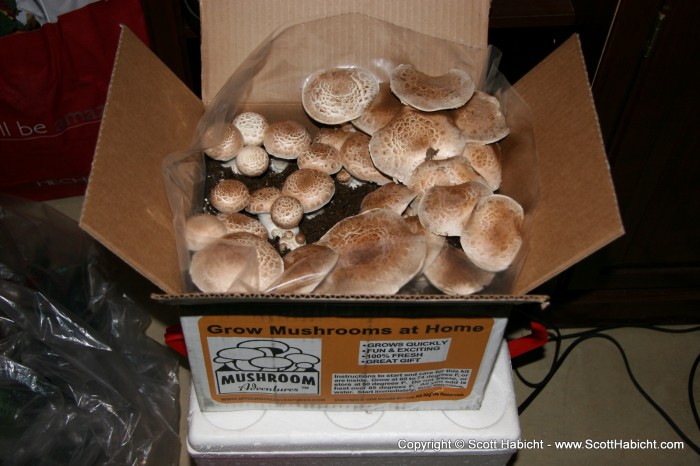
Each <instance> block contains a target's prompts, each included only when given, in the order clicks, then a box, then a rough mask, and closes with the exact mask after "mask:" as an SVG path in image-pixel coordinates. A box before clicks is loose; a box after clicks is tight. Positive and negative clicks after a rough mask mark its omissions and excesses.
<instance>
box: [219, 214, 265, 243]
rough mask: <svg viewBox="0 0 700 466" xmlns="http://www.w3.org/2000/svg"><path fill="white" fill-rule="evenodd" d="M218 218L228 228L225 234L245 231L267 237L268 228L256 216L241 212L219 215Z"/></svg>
mask: <svg viewBox="0 0 700 466" xmlns="http://www.w3.org/2000/svg"><path fill="white" fill-rule="evenodd" d="M218 218H219V220H220V221H221V223H222V224H223V225H224V226H225V228H226V233H225V234H228V233H237V232H240V231H244V232H247V233H252V234H254V235H257V236H259V237H261V238H265V239H267V236H268V235H267V229H266V228H265V226H264V225H263V224H262V223H260V220H258V219H256V218H253V217H250V216H248V215H245V214H242V213H240V212H234V213H231V214H226V215H219V217H218ZM222 236H223V235H222Z"/></svg>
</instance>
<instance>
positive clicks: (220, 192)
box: [209, 179, 250, 214]
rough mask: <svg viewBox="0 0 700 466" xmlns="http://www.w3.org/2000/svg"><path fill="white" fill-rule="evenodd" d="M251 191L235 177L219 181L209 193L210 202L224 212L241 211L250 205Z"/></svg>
mask: <svg viewBox="0 0 700 466" xmlns="http://www.w3.org/2000/svg"><path fill="white" fill-rule="evenodd" d="M249 200H250V192H249V191H248V187H247V186H246V185H245V184H243V182H241V181H238V180H234V179H224V180H221V181H219V182H218V183H217V184H216V186H214V187H213V188H212V190H211V192H210V193H209V202H210V203H211V205H212V206H214V208H215V209H216V210H218V211H219V212H220V213H222V214H230V213H233V212H239V211H241V210H243V209H244V208H245V206H247V205H248V201H249Z"/></svg>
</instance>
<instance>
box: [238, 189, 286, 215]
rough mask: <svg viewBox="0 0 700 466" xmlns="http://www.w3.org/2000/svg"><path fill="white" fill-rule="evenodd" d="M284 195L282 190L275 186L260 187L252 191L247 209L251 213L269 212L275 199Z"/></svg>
mask: <svg viewBox="0 0 700 466" xmlns="http://www.w3.org/2000/svg"><path fill="white" fill-rule="evenodd" d="M281 195H282V191H281V190H280V189H279V188H275V187H274V186H266V187H264V188H258V189H256V190H255V191H253V192H252V193H250V199H249V200H248V205H247V206H246V208H245V210H246V212H248V213H251V214H268V213H270V209H271V208H272V203H273V202H275V199H277V198H278V197H280V196H281Z"/></svg>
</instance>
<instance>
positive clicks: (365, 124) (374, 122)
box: [352, 83, 403, 136]
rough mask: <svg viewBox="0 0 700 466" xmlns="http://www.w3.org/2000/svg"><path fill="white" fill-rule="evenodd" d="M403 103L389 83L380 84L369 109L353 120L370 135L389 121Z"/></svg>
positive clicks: (353, 122)
mask: <svg viewBox="0 0 700 466" xmlns="http://www.w3.org/2000/svg"><path fill="white" fill-rule="evenodd" d="M401 108H403V105H402V104H401V102H400V101H399V99H397V98H396V96H395V95H394V94H393V93H392V92H391V89H390V87H389V84H387V83H381V84H379V94H377V97H375V98H374V100H373V101H372V104H371V105H370V106H369V108H368V109H367V111H365V113H363V114H362V115H361V116H360V117H359V118H355V119H354V120H352V124H353V125H354V126H355V127H356V128H357V129H359V130H360V131H362V132H364V133H366V134H369V135H370V136H371V135H373V134H374V133H376V132H377V131H379V130H380V129H382V128H383V127H384V126H386V124H387V123H389V122H390V121H391V120H392V119H393V118H394V116H396V114H397V113H399V112H400V111H401Z"/></svg>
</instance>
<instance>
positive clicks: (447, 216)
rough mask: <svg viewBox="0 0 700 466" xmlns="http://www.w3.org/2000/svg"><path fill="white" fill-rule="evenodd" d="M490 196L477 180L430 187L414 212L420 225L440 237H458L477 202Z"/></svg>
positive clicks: (488, 190)
mask: <svg viewBox="0 0 700 466" xmlns="http://www.w3.org/2000/svg"><path fill="white" fill-rule="evenodd" d="M490 194H491V190H490V189H489V188H488V187H487V186H486V185H484V184H483V183H480V182H478V181H469V182H467V183H462V184H458V185H455V186H433V187H432V188H428V189H427V190H426V191H425V193H423V196H422V197H421V200H420V203H419V204H418V208H417V210H416V212H417V214H418V218H419V219H420V223H421V225H423V226H424V227H425V228H426V229H427V230H428V231H430V232H431V233H434V234H436V235H442V236H460V235H461V234H462V232H463V231H464V228H465V226H466V224H467V222H468V220H469V217H470V216H471V215H472V211H473V210H474V207H475V206H476V204H477V202H479V200H481V199H482V198H484V197H486V196H488V195H490Z"/></svg>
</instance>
